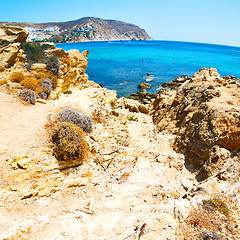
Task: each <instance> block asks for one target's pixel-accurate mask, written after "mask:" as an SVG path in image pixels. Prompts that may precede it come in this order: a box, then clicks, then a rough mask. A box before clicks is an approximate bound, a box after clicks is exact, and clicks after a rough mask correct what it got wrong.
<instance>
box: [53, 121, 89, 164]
mask: <svg viewBox="0 0 240 240" xmlns="http://www.w3.org/2000/svg"><path fill="white" fill-rule="evenodd" d="M52 143H53V153H54V156H55V157H56V158H57V159H58V160H59V161H60V162H63V163H64V162H65V163H71V162H74V163H77V165H80V164H82V163H83V161H84V160H85V159H86V158H87V156H88V154H89V146H88V143H87V141H86V137H85V133H84V132H83V130H82V129H81V128H80V127H77V126H76V125H74V124H71V123H66V122H59V123H57V124H56V126H55V127H54V129H53V133H52Z"/></svg>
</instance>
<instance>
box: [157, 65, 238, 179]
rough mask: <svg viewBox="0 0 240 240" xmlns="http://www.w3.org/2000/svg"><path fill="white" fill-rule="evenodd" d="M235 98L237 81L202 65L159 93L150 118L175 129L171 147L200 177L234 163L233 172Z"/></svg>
mask: <svg viewBox="0 0 240 240" xmlns="http://www.w3.org/2000/svg"><path fill="white" fill-rule="evenodd" d="M239 102H240V94H239V88H238V86H237V85H235V84H229V83H228V82H227V80H226V77H224V78H221V77H220V75H219V73H218V72H217V70H216V69H212V68H203V69H201V70H199V71H198V72H197V73H195V74H194V75H193V77H192V78H188V77H187V78H186V81H185V82H184V83H183V84H182V85H181V86H180V87H179V88H178V89H177V90H171V91H168V90H165V91H164V90H163V91H162V93H160V94H159V97H158V98H157V99H156V101H155V102H154V106H153V109H154V111H153V120H154V122H155V124H157V125H158V128H159V130H164V129H165V130H170V131H173V130H174V131H175V133H176V135H177V138H176V141H175V143H174V145H175V148H176V149H178V150H179V151H180V152H183V153H184V154H185V155H186V156H187V158H188V161H187V164H188V166H189V168H190V169H191V170H195V171H196V170H197V171H198V178H199V179H200V180H201V179H206V178H207V177H209V176H212V175H217V174H221V175H224V172H226V171H227V169H228V170H229V166H234V165H235V172H236V173H237V171H239V164H238V162H239V150H240V114H239V113H240V107H239ZM234 162H235V164H234ZM231 171H234V170H233V168H232V170H231ZM235 177H236V176H235ZM237 178H238V177H237Z"/></svg>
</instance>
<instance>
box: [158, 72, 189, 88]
mask: <svg viewBox="0 0 240 240" xmlns="http://www.w3.org/2000/svg"><path fill="white" fill-rule="evenodd" d="M189 79H190V77H189V76H186V75H183V76H181V77H177V78H174V79H173V80H172V81H171V82H166V83H163V84H162V87H164V88H171V89H176V88H178V87H180V86H181V85H182V84H183V83H184V82H186V81H187V80H189Z"/></svg>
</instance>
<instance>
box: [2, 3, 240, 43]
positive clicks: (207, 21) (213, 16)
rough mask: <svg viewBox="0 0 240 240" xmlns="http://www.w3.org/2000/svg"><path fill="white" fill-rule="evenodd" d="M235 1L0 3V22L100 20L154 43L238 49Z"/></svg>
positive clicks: (239, 33) (239, 5) (238, 16)
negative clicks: (137, 31)
mask: <svg viewBox="0 0 240 240" xmlns="http://www.w3.org/2000/svg"><path fill="white" fill-rule="evenodd" d="M239 10H240V1H239V0H120V1H116V0H115V1H114V0H90V1H87V0H84V1H82V0H64V1H63V0H52V1H51V0H48V1H47V0H40V1H33V0H22V1H20V0H11V1H7V0H2V1H1V15H0V21H16V22H18V21H23V22H50V21H61V22H62V21H68V20H75V19H79V18H81V17H89V16H91V17H101V18H104V19H116V20H122V21H125V22H129V23H134V24H136V25H138V26H140V27H141V28H144V29H145V30H146V31H147V32H148V33H149V35H150V36H151V37H153V38H154V39H156V40H174V41H189V42H205V43H216V44H224V45H232V46H239V47H240V31H239V25H240V14H239Z"/></svg>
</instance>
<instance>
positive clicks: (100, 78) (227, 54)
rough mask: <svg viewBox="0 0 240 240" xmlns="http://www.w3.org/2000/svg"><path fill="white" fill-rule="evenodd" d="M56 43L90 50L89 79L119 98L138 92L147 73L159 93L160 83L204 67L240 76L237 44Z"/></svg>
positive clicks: (71, 47) (162, 42)
mask: <svg viewBox="0 0 240 240" xmlns="http://www.w3.org/2000/svg"><path fill="white" fill-rule="evenodd" d="M125 44H126V45H125ZM56 46H57V47H61V48H63V49H65V50H70V49H73V48H75V49H78V50H80V51H84V50H85V49H89V50H90V53H89V57H88V61H89V65H88V69H87V74H88V75H89V79H91V80H93V81H95V82H96V83H98V84H100V83H101V84H103V86H104V87H107V88H109V89H112V90H116V91H117V92H118V95H119V96H120V97H121V96H125V97H126V96H128V97H129V96H130V95H131V94H132V93H137V92H139V91H140V89H139V88H138V87H137V86H138V85H139V84H140V83H142V82H144V81H145V75H146V74H147V73H151V74H152V75H154V79H153V81H151V82H149V83H151V84H152V88H151V89H149V90H148V92H149V93H156V92H157V91H158V88H159V86H160V85H161V84H163V83H164V82H170V81H171V80H173V79H174V78H177V77H180V76H182V75H184V74H185V75H189V76H192V75H193V74H194V73H195V72H196V71H198V70H199V69H201V68H202V67H204V66H207V67H214V68H216V69H218V71H219V72H220V74H221V76H227V75H234V76H236V77H238V78H240V70H239V68H238V65H239V60H238V57H237V55H238V53H240V48H235V47H234V48H233V47H228V46H227V47H225V46H222V45H221V46H220V45H219V46H218V45H212V44H205V43H204V44H201V43H188V42H187V43H186V42H176V41H165V40H164V41H162V40H160V41H159V40H151V41H149V40H147V41H111V43H109V41H101V42H79V43H77V42H74V43H66V44H56ZM231 54H232V55H231ZM216 58H217V59H218V61H216ZM174 62H175V64H174ZM102 69H104V74H103V72H102Z"/></svg>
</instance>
